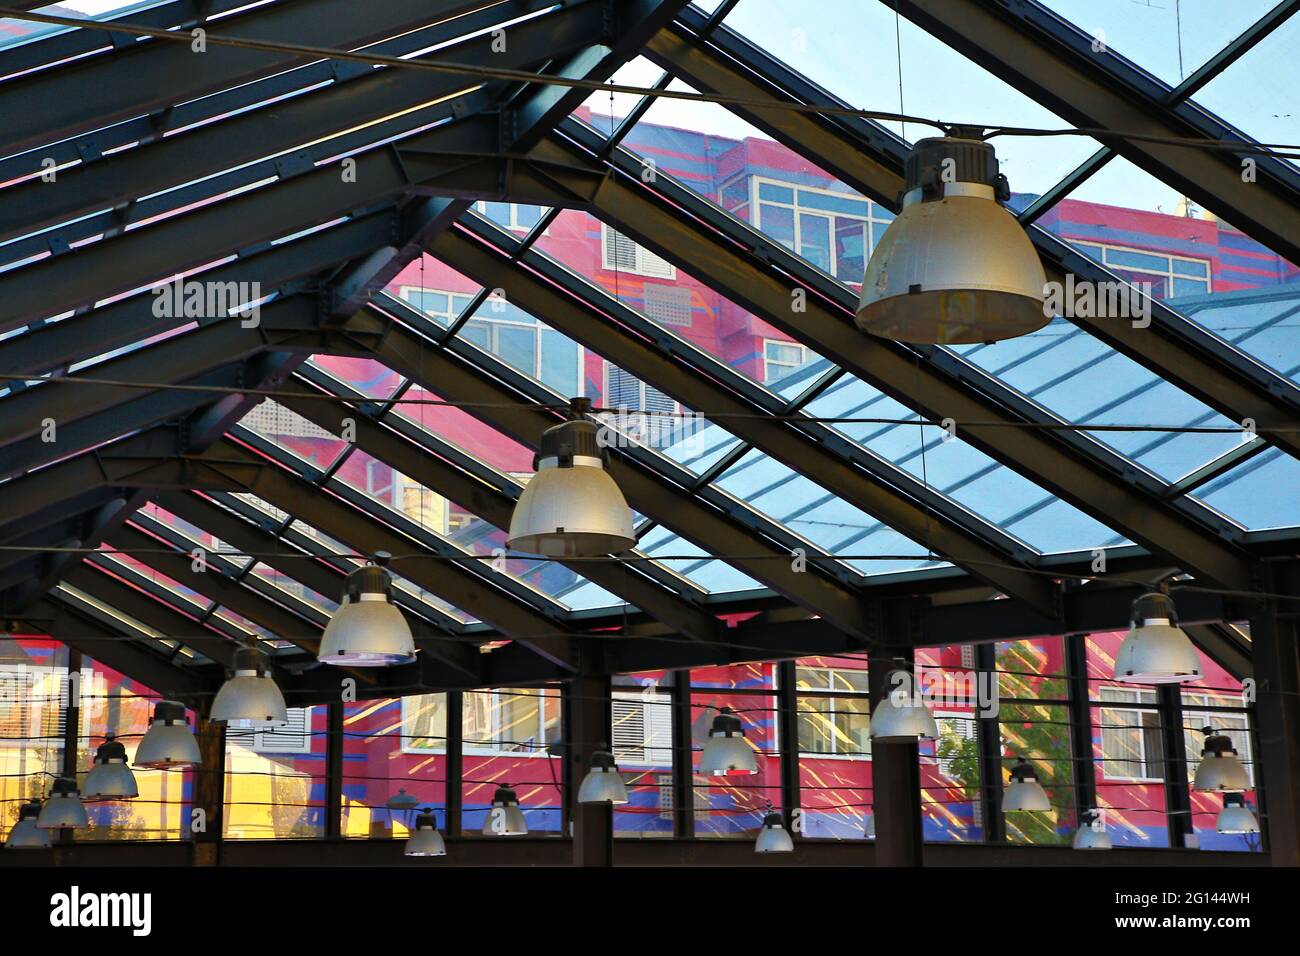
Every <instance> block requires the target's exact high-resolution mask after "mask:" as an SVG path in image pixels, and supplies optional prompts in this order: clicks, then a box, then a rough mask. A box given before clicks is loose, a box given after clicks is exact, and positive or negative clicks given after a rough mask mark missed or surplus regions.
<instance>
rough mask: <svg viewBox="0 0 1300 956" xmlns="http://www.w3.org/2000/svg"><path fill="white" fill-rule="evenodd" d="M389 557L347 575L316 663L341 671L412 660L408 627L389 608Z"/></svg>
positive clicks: (391, 606)
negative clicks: (386, 567) (328, 665)
mask: <svg viewBox="0 0 1300 956" xmlns="http://www.w3.org/2000/svg"><path fill="white" fill-rule="evenodd" d="M387 561H388V555H386V554H382V553H381V554H377V555H375V562H373V563H370V564H367V565H365V566H364V567H361V568H358V569H357V570H355V571H353V572H352V573H351V574H349V575H348V578H347V585H346V589H345V593H344V595H343V603H342V604H341V605H339V609H338V610H337V611H335V612H334V616H333V617H332V618H330V622H329V624H328V625H326V627H325V633H324V634H323V635H322V636H321V642H320V650H319V652H318V653H317V655H316V659H317V660H319V661H321V662H323V663H325V664H336V665H338V666H341V667H392V666H395V665H398V664H409V663H410V662H411V661H413V660H415V639H414V638H413V637H412V636H411V625H410V624H408V623H407V621H406V618H405V617H404V616H403V614H402V612H401V610H399V609H398V607H397V605H396V604H394V603H393V578H392V575H391V574H389V573H388V571H387V570H386V569H385V568H384V567H383V564H384V563H386V562H387Z"/></svg>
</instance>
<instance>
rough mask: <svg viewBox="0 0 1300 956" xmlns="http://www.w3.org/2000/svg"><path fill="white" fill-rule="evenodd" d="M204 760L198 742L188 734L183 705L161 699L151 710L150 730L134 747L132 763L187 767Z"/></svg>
mask: <svg viewBox="0 0 1300 956" xmlns="http://www.w3.org/2000/svg"><path fill="white" fill-rule="evenodd" d="M202 762H203V758H202V757H201V756H200V755H199V742H198V741H197V740H195V739H194V735H193V734H192V733H190V725H189V722H188V721H187V720H186V719H185V705H184V704H182V703H179V702H178V701H174V700H160V701H158V703H157V704H156V705H154V709H153V719H152V720H151V721H149V729H148V730H147V731H146V732H145V735H144V737H143V738H142V739H141V741H140V746H139V747H137V748H136V749H135V761H134V763H135V766H137V767H144V768H145V769H147V770H186V769H188V768H190V767H197V766H199V765H200V764H201V763H202Z"/></svg>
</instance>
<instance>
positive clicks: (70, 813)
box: [36, 777, 90, 830]
mask: <svg viewBox="0 0 1300 956" xmlns="http://www.w3.org/2000/svg"><path fill="white" fill-rule="evenodd" d="M36 826H37V827H38V828H39V829H41V830H81V829H83V828H85V827H88V826H90V818H89V817H88V816H87V815H86V805H85V804H84V803H82V802H81V794H80V793H78V792H77V782H76V781H75V780H72V779H70V778H68V777H60V778H59V779H57V780H55V781H54V786H53V787H52V788H51V789H50V795H49V797H48V798H46V800H45V805H44V806H42V807H41V813H40V816H38V817H37V818H36Z"/></svg>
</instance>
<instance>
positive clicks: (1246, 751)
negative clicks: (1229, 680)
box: [1183, 690, 1255, 784]
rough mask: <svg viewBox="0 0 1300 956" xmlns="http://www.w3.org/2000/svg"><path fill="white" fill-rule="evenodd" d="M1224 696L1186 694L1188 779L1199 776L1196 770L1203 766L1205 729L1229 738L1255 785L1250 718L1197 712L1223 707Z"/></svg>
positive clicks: (1220, 713) (1214, 712) (1208, 711)
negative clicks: (1213, 730) (1201, 708)
mask: <svg viewBox="0 0 1300 956" xmlns="http://www.w3.org/2000/svg"><path fill="white" fill-rule="evenodd" d="M1223 703H1224V701H1223V698H1222V697H1221V696H1212V695H1210V694H1198V693H1196V692H1195V691H1186V690H1185V691H1183V728H1184V731H1183V732H1184V736H1185V737H1186V741H1187V743H1186V744H1185V746H1186V747H1187V776H1188V779H1191V778H1192V777H1193V776H1195V774H1196V767H1197V765H1199V764H1200V762H1201V751H1202V750H1203V749H1205V734H1204V733H1203V732H1202V728H1205V727H1213V728H1214V729H1215V731H1217V732H1218V733H1221V734H1225V735H1227V737H1228V738H1229V739H1231V740H1232V746H1233V747H1235V748H1236V750H1237V756H1238V758H1239V759H1240V760H1241V763H1242V766H1244V767H1245V768H1246V774H1247V776H1249V777H1250V781H1251V783H1252V784H1254V782H1255V760H1254V755H1253V754H1252V752H1251V746H1250V718H1249V717H1248V716H1247V715H1246V714H1245V713H1244V712H1243V713H1233V712H1232V711H1223V710H1197V707H1214V706H1219V707H1222V706H1223Z"/></svg>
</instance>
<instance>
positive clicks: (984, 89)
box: [651, 0, 1100, 193]
mask: <svg viewBox="0 0 1300 956" xmlns="http://www.w3.org/2000/svg"><path fill="white" fill-rule="evenodd" d="M726 25H727V26H728V27H731V28H732V29H734V30H737V31H739V32H740V33H741V34H743V35H744V36H745V37H746V38H747V39H749V40H751V41H752V42H753V43H755V44H756V45H757V46H759V47H760V48H762V49H763V50H766V51H768V52H770V53H771V54H772V55H773V56H775V57H777V58H779V59H781V60H782V61H784V62H785V63H786V64H788V65H789V66H791V67H793V68H794V69H796V70H798V71H799V72H800V73H802V74H803V75H804V76H806V77H808V78H809V79H811V80H812V81H813V82H815V83H818V84H820V85H821V86H822V87H824V88H825V89H827V90H828V91H829V92H831V93H832V94H834V95H835V96H837V97H839V98H840V99H842V100H844V101H845V102H847V103H848V104H850V105H851V106H856V107H859V108H861V109H866V110H879V111H884V112H899V113H906V114H909V115H912V116H921V117H925V118H927V119H933V120H941V121H944V122H947V123H954V122H959V123H969V124H979V125H983V126H986V127H994V126H1023V127H1035V128H1050V129H1059V128H1061V127H1064V126H1069V125H1070V124H1069V123H1067V122H1065V121H1064V120H1062V119H1061V118H1060V117H1058V116H1056V115H1055V114H1054V113H1051V112H1050V111H1048V110H1046V109H1044V108H1043V107H1042V106H1039V105H1038V104H1037V103H1035V102H1034V101H1033V100H1032V99H1030V98H1029V97H1027V96H1025V95H1024V94H1022V93H1020V92H1019V91H1017V90H1015V89H1014V88H1012V87H1011V86H1010V85H1009V84H1007V83H1005V82H1003V81H1002V80H1001V79H999V78H998V77H996V76H994V75H993V74H992V73H989V72H988V71H986V70H984V69H983V68H982V67H979V66H977V65H976V64H975V63H973V62H971V61H970V60H968V59H966V58H965V57H963V56H962V55H961V54H959V53H957V52H956V51H955V50H953V49H952V48H951V47H949V46H947V45H946V44H944V43H943V42H942V41H940V40H937V39H935V38H934V37H933V36H931V35H930V34H928V33H926V32H925V31H924V30H922V29H921V28H920V27H918V26H915V25H914V24H913V23H912V22H911V21H910V20H908V19H907V18H906V17H896V16H895V13H894V10H893V8H892V6H891V5H890V4H888V3H861V2H859V0H822V2H820V3H805V4H790V3H786V2H784V0H741V2H740V4H739V5H738V6H737V7H736V9H735V10H733V11H732V12H731V13H729V14H728V15H727V18H726ZM900 47H901V53H902V68H901V71H900V68H899V51H900ZM900 72H901V76H902V89H901V91H900V89H899V76H900ZM668 103H669V101H667V100H665V101H662V102H661V104H659V105H660V106H661V107H662V109H661V111H660V112H659V113H658V114H655V111H654V110H651V114H653V116H652V119H653V120H654V121H656V122H668V123H669V125H685V126H687V127H688V128H691V129H706V130H707V129H710V128H713V127H710V126H709V125H702V126H701V125H694V124H693V123H692V122H690V120H689V119H688V120H686V121H684V122H682V121H678V122H673V121H671V120H669V119H668V118H667V115H671V116H672V117H674V118H676V117H677V116H679V115H680V114H682V113H684V112H685V110H684V109H682V108H681V107H685V108H686V109H695V108H696V107H695V104H673V105H665V104H668ZM900 105H901V107H902V108H901V109H900V108H899V107H900ZM701 109H706V107H701ZM712 109H717V110H721V108H720V107H714V108H712ZM666 111H671V113H670V114H668V113H666ZM712 116H713V113H712V112H710V114H709V118H710V119H712ZM884 125H885V126H887V127H888V128H890V129H892V130H893V131H894V132H895V133H898V134H900V135H901V136H902V137H903V138H904V139H906V140H908V141H913V140H916V139H920V138H921V137H923V136H933V135H935V130H934V129H933V128H932V127H929V126H922V125H918V124H916V123H907V124H898V123H885V124H884ZM716 128H717V129H718V130H719V131H720V132H724V133H726V134H727V135H732V132H731V131H732V130H733V129H734V128H735V124H734V123H732V124H729V125H728V126H720V127H716ZM995 142H996V146H997V151H998V158H999V159H1000V160H1001V162H1002V171H1003V172H1004V173H1006V175H1007V178H1008V179H1010V181H1011V188H1012V189H1013V190H1015V191H1016V192H1017V193H1042V192H1044V191H1045V190H1046V189H1047V188H1048V187H1049V186H1051V185H1052V184H1053V183H1055V182H1057V181H1058V180H1059V179H1060V178H1061V177H1062V176H1064V175H1065V174H1066V173H1067V172H1069V171H1070V170H1072V169H1074V168H1075V167H1076V166H1078V165H1079V163H1081V162H1082V161H1083V160H1084V159H1086V158H1087V157H1088V156H1091V155H1092V154H1093V153H1094V152H1096V151H1097V149H1098V148H1099V146H1100V144H1099V143H1097V142H1096V141H1095V140H1093V139H1091V138H1090V137H1086V136H1068V137H1060V136H1057V137H1010V136H1001V137H999V138H998V139H997V140H996V141H995Z"/></svg>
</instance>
